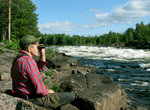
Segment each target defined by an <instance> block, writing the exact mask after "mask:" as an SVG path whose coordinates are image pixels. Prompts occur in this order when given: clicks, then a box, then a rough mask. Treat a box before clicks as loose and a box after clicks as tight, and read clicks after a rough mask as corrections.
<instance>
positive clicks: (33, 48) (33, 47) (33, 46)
mask: <svg viewBox="0 0 150 110" xmlns="http://www.w3.org/2000/svg"><path fill="white" fill-rule="evenodd" d="M38 45H39V43H38V42H36V43H35V44H31V45H30V51H29V52H30V54H31V55H32V57H36V56H38V55H39V51H38V48H37V46H38Z"/></svg>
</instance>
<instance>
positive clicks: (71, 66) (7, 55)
mask: <svg viewBox="0 0 150 110" xmlns="http://www.w3.org/2000/svg"><path fill="white" fill-rule="evenodd" d="M15 55H16V53H15V52H14V51H12V50H8V49H5V52H4V53H0V59H1V60H0V74H1V75H0V76H1V77H0V78H1V80H0V91H1V93H0V109H1V110H6V109H8V110H44V108H43V107H39V106H36V105H34V104H32V103H30V102H28V101H26V100H23V99H20V98H17V97H12V96H9V95H7V94H5V93H3V92H4V91H5V90H7V89H12V86H11V84H12V82H11V78H10V68H11V63H12V60H13V58H14V57H15ZM47 60H48V64H47V67H46V69H45V70H44V71H43V72H42V77H43V80H44V82H48V81H49V83H48V84H49V87H52V86H53V85H54V84H59V85H60V89H59V91H58V92H61V91H69V92H73V93H75V94H76V96H77V98H76V100H75V101H74V102H72V103H71V104H67V105H65V106H62V107H61V110H130V108H129V106H128V104H127V95H126V93H125V91H124V89H123V88H122V87H121V86H120V85H118V84H115V83H113V79H112V78H111V77H108V76H104V75H101V74H99V73H97V71H96V70H95V69H94V68H90V67H86V66H84V65H81V64H79V63H78V61H77V60H75V59H72V58H71V57H70V56H66V55H65V54H61V53H57V54H56V55H54V56H53V57H52V58H50V59H47ZM48 71H51V72H52V74H53V75H52V76H51V77H49V76H47V75H46V72H48ZM137 110H140V109H137ZM141 110H143V109H141Z"/></svg>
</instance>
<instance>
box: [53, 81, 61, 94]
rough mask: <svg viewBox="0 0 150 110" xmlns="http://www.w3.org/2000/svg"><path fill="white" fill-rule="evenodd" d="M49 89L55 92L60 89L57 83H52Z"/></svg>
mask: <svg viewBox="0 0 150 110" xmlns="http://www.w3.org/2000/svg"><path fill="white" fill-rule="evenodd" d="M51 89H53V90H54V91H55V92H58V91H59V89H60V85H59V84H58V83H54V84H53V87H52V88H51Z"/></svg>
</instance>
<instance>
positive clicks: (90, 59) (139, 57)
mask: <svg viewBox="0 0 150 110" xmlns="http://www.w3.org/2000/svg"><path fill="white" fill-rule="evenodd" d="M53 48H54V49H55V50H56V51H59V52H62V53H65V54H66V55H71V56H73V57H74V58H78V59H80V61H82V63H84V64H85V65H88V66H92V67H95V68H98V70H99V71H100V73H101V74H104V75H108V76H111V77H113V79H114V82H115V83H118V84H121V85H122V87H124V89H125V91H126V93H127V95H128V102H129V104H131V106H135V105H140V106H145V107H148V108H150V50H137V49H121V48H113V47H93V46H63V47H53Z"/></svg>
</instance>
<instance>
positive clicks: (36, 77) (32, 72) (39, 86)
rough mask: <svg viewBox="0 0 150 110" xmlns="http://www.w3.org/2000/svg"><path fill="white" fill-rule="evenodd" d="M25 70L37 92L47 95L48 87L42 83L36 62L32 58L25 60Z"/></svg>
mask: <svg viewBox="0 0 150 110" xmlns="http://www.w3.org/2000/svg"><path fill="white" fill-rule="evenodd" d="M26 65H27V67H26V72H27V74H28V77H29V79H30V80H31V82H32V83H33V87H34V89H35V91H36V93H37V94H42V95H43V96H45V95H47V94H48V93H49V92H48V89H47V87H46V86H45V85H44V82H43V79H42V77H41V74H40V72H39V69H38V67H37V64H36V62H35V61H34V60H33V59H28V60H27V64H26Z"/></svg>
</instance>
